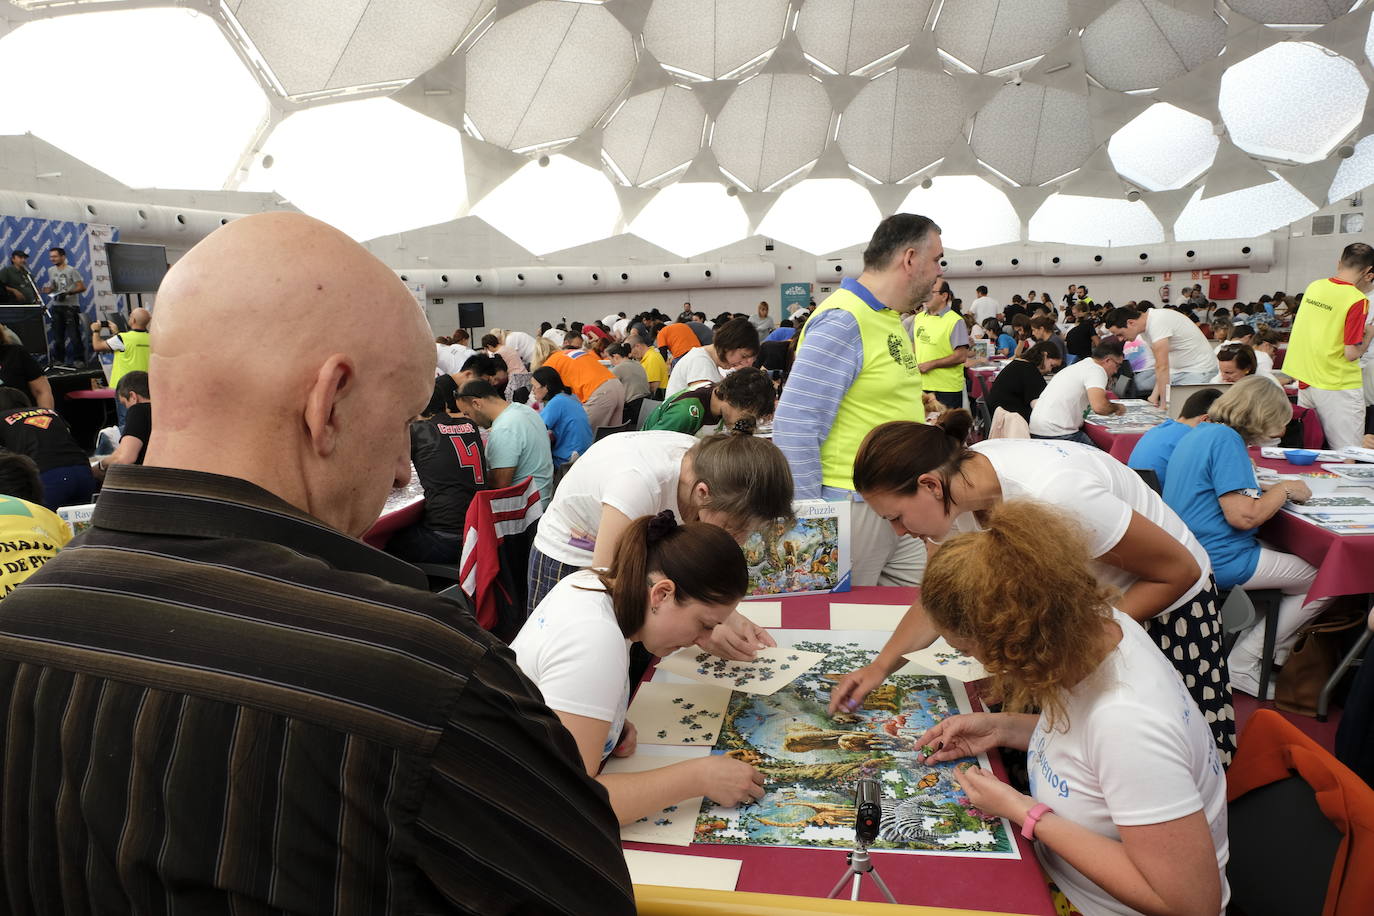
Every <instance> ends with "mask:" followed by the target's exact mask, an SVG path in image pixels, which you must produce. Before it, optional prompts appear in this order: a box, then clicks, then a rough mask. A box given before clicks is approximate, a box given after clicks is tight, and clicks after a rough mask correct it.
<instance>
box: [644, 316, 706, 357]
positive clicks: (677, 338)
mask: <svg viewBox="0 0 1374 916" xmlns="http://www.w3.org/2000/svg"><path fill="white" fill-rule="evenodd" d="M654 346H656V347H667V348H668V349H669V350H670V351H672V354H673V359H677V358H678V357H680V356H682V355H683V354H684V353H686V352H687V351H688V350H693V349H695V348H697V347H699V346H701V341H699V340H697V335H696V334H694V333H693V332H692V329H691V328H689V327H688V326H687V325H685V324H680V323H678V322H676V321H675V322H673V323H672V324H670V325H665V326H664V328H663V330H661V331H659V332H658V339H657V340H655V341H654Z"/></svg>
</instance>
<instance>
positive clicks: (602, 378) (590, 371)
mask: <svg viewBox="0 0 1374 916" xmlns="http://www.w3.org/2000/svg"><path fill="white" fill-rule="evenodd" d="M544 365H546V366H551V367H552V368H554V369H556V370H558V376H559V378H561V379H563V384H564V385H567V386H568V387H569V388H571V389H572V393H573V394H574V395H576V396H577V399H578V400H579V401H581V402H582V403H583V404H585V403H587V398H589V397H591V396H592V392H593V391H595V390H596V389H598V388H600V387H601V386H602V385H603V384H605V383H606V382H608V381H610V380H611V379H613V378H615V376H614V375H613V374H612V373H611V370H610V369H607V368H606V367H605V366H603V365H601V360H599V359H597V357H596V354H595V353H592V352H591V351H590V350H555V351H554V352H553V354H552V355H551V356H549V358H548V359H546V360H544Z"/></svg>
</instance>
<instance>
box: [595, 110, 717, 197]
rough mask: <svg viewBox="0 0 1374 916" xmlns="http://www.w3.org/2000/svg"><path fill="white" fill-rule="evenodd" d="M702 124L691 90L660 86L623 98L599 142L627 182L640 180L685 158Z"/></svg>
mask: <svg viewBox="0 0 1374 916" xmlns="http://www.w3.org/2000/svg"><path fill="white" fill-rule="evenodd" d="M705 126H706V112H705V111H704V110H703V109H702V107H701V103H700V102H698V101H697V97H696V94H695V93H693V92H692V91H691V90H690V89H687V88H685V87H682V86H665V87H664V88H662V89H655V90H653V91H651V92H643V93H640V94H639V95H636V96H634V97H633V98H631V99H628V100H627V101H626V102H625V104H624V105H622V106H621V107H620V110H619V111H617V112H616V113H615V117H613V118H611V123H610V124H608V125H607V126H606V132H605V135H604V136H603V138H602V146H603V148H604V149H605V152H606V155H607V156H609V157H610V158H611V160H612V161H613V162H614V163H615V165H616V168H618V169H619V170H620V173H621V174H622V175H624V176H625V178H626V180H628V181H629V182H630V184H643V183H644V182H646V181H650V180H652V179H654V178H657V177H658V176H660V175H662V174H664V173H665V172H668V171H671V170H672V169H674V168H676V167H677V166H679V165H682V164H683V163H684V162H690V161H691V159H692V157H694V156H695V155H696V154H697V150H698V149H700V148H701V139H702V130H703V128H704V127H705Z"/></svg>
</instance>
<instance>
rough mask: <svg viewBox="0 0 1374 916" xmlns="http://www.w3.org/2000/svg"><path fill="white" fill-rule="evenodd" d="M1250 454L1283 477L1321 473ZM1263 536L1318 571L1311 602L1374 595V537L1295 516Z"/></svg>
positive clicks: (1264, 529) (1270, 525) (1280, 519)
mask: <svg viewBox="0 0 1374 916" xmlns="http://www.w3.org/2000/svg"><path fill="white" fill-rule="evenodd" d="M1250 454H1251V456H1252V457H1253V458H1254V459H1255V463H1256V464H1259V465H1262V466H1263V467H1267V468H1272V469H1274V470H1275V471H1278V472H1279V473H1280V474H1301V473H1303V472H1304V471H1312V470H1314V469H1317V470H1319V468H1317V466H1316V465H1304V466H1298V465H1295V464H1289V463H1288V462H1287V461H1279V460H1275V459H1273V458H1262V457H1260V454H1259V449H1257V448H1252V449H1251V450H1250ZM1259 536H1260V537H1261V538H1262V539H1263V540H1264V541H1265V542H1266V543H1268V544H1271V545H1273V546H1274V547H1276V548H1278V549H1279V550H1282V551H1285V552H1287V553H1291V554H1294V555H1296V556H1299V557H1302V558H1303V559H1304V560H1306V561H1307V562H1309V563H1311V564H1312V565H1313V566H1315V567H1317V579H1316V581H1315V582H1313V583H1312V588H1311V590H1309V591H1308V593H1307V598H1308V600H1309V601H1314V600H1316V599H1318V598H1331V597H1336V596H1338V595H1364V594H1370V593H1374V534H1336V533H1335V532H1334V531H1328V530H1327V529H1325V528H1323V527H1321V526H1320V525H1314V524H1312V523H1311V522H1309V521H1307V520H1305V519H1303V518H1301V517H1299V516H1297V515H1295V514H1293V513H1291V512H1279V513H1278V514H1277V515H1275V516H1274V517H1273V518H1271V519H1270V520H1269V521H1267V522H1265V523H1264V524H1263V525H1262V526H1260V531H1259Z"/></svg>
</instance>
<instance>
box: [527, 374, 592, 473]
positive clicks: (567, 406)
mask: <svg viewBox="0 0 1374 916" xmlns="http://www.w3.org/2000/svg"><path fill="white" fill-rule="evenodd" d="M539 416H540V417H541V418H542V419H543V420H544V425H545V426H547V427H548V428H549V429H550V430H552V431H553V463H554V464H555V465H564V464H567V463H568V462H569V461H572V457H573V454H574V453H576V454H579V455H581V454H582V453H584V452H586V451H587V448H588V446H590V445H591V444H592V424H591V422H590V421H589V420H588V419H587V411H586V410H584V409H583V407H582V403H581V402H580V401H578V400H577V398H575V397H573V396H572V395H570V394H567V393H566V392H560V393H559V394H556V395H554V397H553V399H552V400H550V401H549V402H548V403H547V404H545V405H544V409H543V410H541V411H539Z"/></svg>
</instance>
